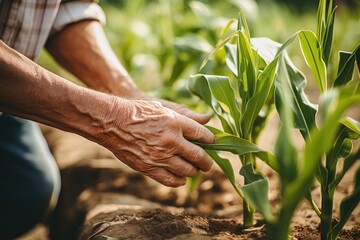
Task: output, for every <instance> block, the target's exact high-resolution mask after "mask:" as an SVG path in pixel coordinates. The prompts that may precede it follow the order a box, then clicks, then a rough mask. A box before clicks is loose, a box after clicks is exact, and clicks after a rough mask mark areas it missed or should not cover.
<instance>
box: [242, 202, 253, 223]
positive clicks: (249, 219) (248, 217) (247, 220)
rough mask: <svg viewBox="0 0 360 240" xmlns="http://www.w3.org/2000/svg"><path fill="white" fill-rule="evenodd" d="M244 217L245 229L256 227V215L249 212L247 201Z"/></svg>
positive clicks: (244, 204) (244, 205)
mask: <svg viewBox="0 0 360 240" xmlns="http://www.w3.org/2000/svg"><path fill="white" fill-rule="evenodd" d="M243 217H244V219H243V221H244V228H250V227H252V226H254V214H253V213H252V212H251V211H249V209H248V204H247V202H246V201H245V200H244V203H243Z"/></svg>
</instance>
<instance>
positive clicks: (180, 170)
mask: <svg viewBox="0 0 360 240" xmlns="http://www.w3.org/2000/svg"><path fill="white" fill-rule="evenodd" d="M166 169H167V170H169V171H170V172H172V173H174V174H175V175H177V176H183V177H193V176H195V175H196V174H197V173H198V169H197V168H195V167H194V166H193V165H192V164H190V163H189V162H188V161H186V160H184V159H181V158H180V157H177V156H175V157H172V158H171V159H169V165H168V166H167V167H166Z"/></svg>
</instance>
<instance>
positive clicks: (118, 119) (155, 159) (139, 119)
mask: <svg viewBox="0 0 360 240" xmlns="http://www.w3.org/2000/svg"><path fill="white" fill-rule="evenodd" d="M125 102H126V103H125V105H126V106H125V107H124V104H123V103H120V104H119V103H118V102H116V103H115V104H114V107H113V111H111V114H110V116H108V117H107V118H106V122H107V124H106V125H105V132H106V134H107V139H106V140H105V144H104V145H105V146H106V147H108V148H109V149H110V150H112V151H113V153H114V154H115V156H116V157H118V158H119V159H120V160H121V161H123V162H124V163H125V164H127V165H129V166H130V167H131V168H133V169H135V170H137V171H140V172H142V173H143V174H145V175H147V176H149V177H151V178H153V179H155V180H156V181H158V182H160V183H162V184H164V185H166V186H171V187H177V186H181V185H184V184H185V183H186V177H192V176H194V175H196V173H197V172H198V170H202V171H209V170H210V168H211V166H212V162H213V161H212V159H211V158H210V156H209V155H208V154H207V153H206V152H205V151H204V150H203V149H202V148H200V147H198V146H196V145H194V144H192V143H191V142H189V141H187V140H196V141H200V142H204V143H213V142H214V140H215V138H214V135H213V134H212V133H211V132H210V131H209V130H208V129H207V128H205V127H204V126H202V125H201V124H199V123H197V122H196V121H194V120H192V119H190V118H187V117H185V116H183V115H181V114H178V113H176V112H175V111H173V110H171V109H169V108H166V107H163V106H162V104H161V103H160V102H156V101H142V100H125ZM124 108H125V109H126V111H124Z"/></svg>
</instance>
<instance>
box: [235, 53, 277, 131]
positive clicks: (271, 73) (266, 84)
mask: <svg viewBox="0 0 360 240" xmlns="http://www.w3.org/2000/svg"><path fill="white" fill-rule="evenodd" d="M277 63H278V58H276V59H274V60H273V61H272V62H271V63H270V64H269V65H268V66H267V67H266V68H265V69H264V71H263V72H262V73H261V74H260V75H259V79H258V82H257V87H256V91H255V93H254V95H253V96H252V97H251V98H250V100H249V101H248V103H247V104H246V108H245V112H244V114H243V117H242V121H241V126H242V129H243V134H244V136H248V135H249V134H250V131H251V130H252V129H253V126H254V122H255V120H256V118H257V117H258V115H259V113H260V110H261V109H262V108H263V106H264V104H265V103H266V100H267V99H268V96H269V94H270V91H271V90H272V89H273V84H274V81H275V75H276V69H277Z"/></svg>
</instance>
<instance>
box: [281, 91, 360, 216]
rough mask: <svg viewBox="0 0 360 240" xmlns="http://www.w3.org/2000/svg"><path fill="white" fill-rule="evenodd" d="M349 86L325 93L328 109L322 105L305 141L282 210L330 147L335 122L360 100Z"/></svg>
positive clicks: (290, 205)
mask: <svg viewBox="0 0 360 240" xmlns="http://www.w3.org/2000/svg"><path fill="white" fill-rule="evenodd" d="M351 93H353V90H352V89H349V88H342V89H333V90H331V91H328V92H327V93H326V94H325V99H327V98H330V99H327V101H330V102H332V104H331V108H322V109H323V110H324V111H326V112H327V114H325V115H326V118H324V119H323V122H322V126H321V128H320V129H319V130H317V129H313V132H312V133H311V138H310V139H308V141H307V142H306V144H305V152H304V157H303V164H302V167H301V168H300V169H299V177H298V178H297V179H296V181H293V182H292V183H290V184H289V185H288V187H287V188H286V192H285V194H284V195H283V211H284V212H286V211H287V212H293V210H294V209H295V208H296V206H297V204H298V202H299V201H300V200H301V198H302V197H303V194H304V191H303V190H304V189H308V188H309V187H310V185H311V183H312V181H313V177H314V173H315V172H316V170H317V167H318V165H319V163H320V160H321V157H322V156H323V155H324V154H325V153H326V152H328V150H329V149H330V148H331V146H332V144H333V141H334V137H335V136H336V133H337V130H338V125H337V124H336V123H338V122H339V121H340V119H341V116H342V114H344V112H345V111H346V110H348V109H349V108H350V107H351V106H352V105H353V104H355V103H359V102H360V93H359V92H356V93H353V94H351Z"/></svg>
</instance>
